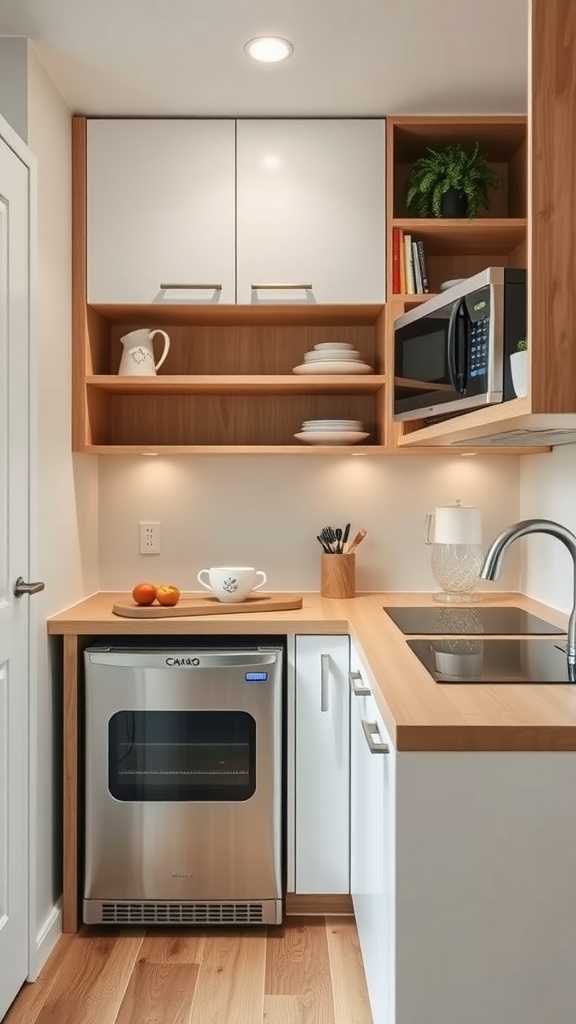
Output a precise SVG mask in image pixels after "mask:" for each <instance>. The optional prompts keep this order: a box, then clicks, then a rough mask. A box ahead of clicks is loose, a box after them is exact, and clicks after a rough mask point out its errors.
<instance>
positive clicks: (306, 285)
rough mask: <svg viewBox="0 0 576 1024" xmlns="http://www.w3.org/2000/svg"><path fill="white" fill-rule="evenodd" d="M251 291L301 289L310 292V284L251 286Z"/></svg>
mask: <svg viewBox="0 0 576 1024" xmlns="http://www.w3.org/2000/svg"><path fill="white" fill-rule="evenodd" d="M250 287H251V289H252V291H256V289H257V288H303V289H304V290H305V291H308V292H311V291H312V285H311V284H251V285H250Z"/></svg>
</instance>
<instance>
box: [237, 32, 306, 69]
mask: <svg viewBox="0 0 576 1024" xmlns="http://www.w3.org/2000/svg"><path fill="white" fill-rule="evenodd" d="M244 49H245V51H246V53H247V54H248V56H249V57H252V59H253V60H259V61H262V62H263V63H264V64H274V63H276V62H277V61H279V60H286V57H289V56H290V54H292V53H294V47H293V46H292V43H291V42H290V40H289V39H282V38H281V37H280V36H256V38H255V39H249V40H248V42H247V43H245V44H244Z"/></svg>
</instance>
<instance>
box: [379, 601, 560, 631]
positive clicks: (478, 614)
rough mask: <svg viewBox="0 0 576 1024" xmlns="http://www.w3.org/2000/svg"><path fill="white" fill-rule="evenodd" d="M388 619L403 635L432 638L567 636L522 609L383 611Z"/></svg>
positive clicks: (407, 609) (410, 609) (479, 607)
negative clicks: (516, 635)
mask: <svg viewBox="0 0 576 1024" xmlns="http://www.w3.org/2000/svg"><path fill="white" fill-rule="evenodd" d="M384 611H385V612H386V614H387V615H389V616H390V618H391V619H392V621H393V622H395V623H396V625H397V626H398V627H399V629H401V630H402V632H403V633H412V634H418V633H419V634H430V635H438V634H439V633H451V634H457V633H465V634H466V635H467V636H470V635H474V636H475V635H476V634H478V633H486V634H492V635H500V634H507V635H509V634H514V633H517V634H523V633H529V634H549V633H556V634H563V633H565V632H566V630H564V629H560V628H559V627H558V626H553V625H552V623H551V622H545V620H544V619H540V618H538V616H537V615H531V614H530V612H525V611H523V610H522V609H521V608H505V607H494V606H492V607H490V608H482V607H481V606H478V607H474V608H469V607H466V608H464V607H459V608H447V607H438V608H434V607H427V608H386V607H385V608H384Z"/></svg>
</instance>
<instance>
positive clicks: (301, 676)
mask: <svg viewBox="0 0 576 1024" xmlns="http://www.w3.org/2000/svg"><path fill="white" fill-rule="evenodd" d="M349 664H350V641H349V638H348V636H297V637H296V750H295V766H296V777H295V782H294V791H295V802H296V815H295V883H296V885H295V888H296V892H297V893H315V894H316V893H322V894H330V895H332V894H335V893H348V892H350V856H349V852H350V851H349V846H350V817H349V808H350V794H349V780H350V752H349V735H350V718H349V709H350V696H349V692H348V671H349Z"/></svg>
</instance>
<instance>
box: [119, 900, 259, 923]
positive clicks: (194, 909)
mask: <svg viewBox="0 0 576 1024" xmlns="http://www.w3.org/2000/svg"><path fill="white" fill-rule="evenodd" d="M101 921H102V923H103V924H261V923H262V921H263V907H262V904H261V903H160V902H158V903H152V902H149V901H146V902H142V903H138V902H116V903H112V902H103V903H102V917H101Z"/></svg>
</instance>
